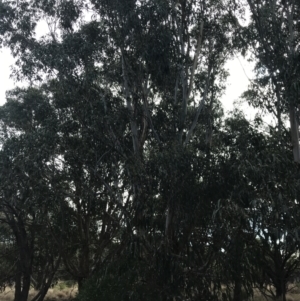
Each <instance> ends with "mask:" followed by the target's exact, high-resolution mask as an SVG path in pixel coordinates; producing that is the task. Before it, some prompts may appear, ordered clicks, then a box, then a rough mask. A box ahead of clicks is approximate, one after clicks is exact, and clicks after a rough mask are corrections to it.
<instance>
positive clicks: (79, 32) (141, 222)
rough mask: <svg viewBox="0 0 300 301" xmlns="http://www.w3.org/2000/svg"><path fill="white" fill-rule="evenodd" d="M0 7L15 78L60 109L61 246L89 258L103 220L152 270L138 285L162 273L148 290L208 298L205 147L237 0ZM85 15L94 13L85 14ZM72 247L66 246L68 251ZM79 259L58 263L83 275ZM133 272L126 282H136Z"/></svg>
mask: <svg viewBox="0 0 300 301" xmlns="http://www.w3.org/2000/svg"><path fill="white" fill-rule="evenodd" d="M0 5H1V21H0V34H1V38H2V42H3V44H4V45H7V46H9V47H10V48H11V50H12V52H13V54H14V56H15V57H16V58H17V64H16V69H15V76H16V77H17V78H20V79H26V80H29V81H30V83H31V84H33V83H35V84H36V83H38V82H39V81H40V82H43V81H44V82H45V83H46V82H47V81H48V80H50V81H49V82H48V84H47V85H48V88H47V89H48V90H47V89H46V90H45V93H48V94H47V95H48V97H49V98H51V99H53V100H52V101H53V103H55V105H56V110H57V111H58V113H59V114H60V115H59V116H60V117H59V122H60V123H59V129H58V132H59V134H58V136H59V137H60V142H59V143H58V144H57V145H59V146H60V152H59V153H60V154H61V156H62V162H63V163H62V164H63V166H64V170H63V172H62V175H63V177H64V178H65V181H66V183H67V184H66V188H65V189H63V190H64V193H66V194H67V197H66V196H65V199H64V206H65V207H66V211H67V214H66V218H68V219H69V221H70V225H71V224H72V219H73V222H74V221H75V222H74V223H75V224H76V226H74V228H76V227H77V230H79V232H78V231H77V232H76V230H75V231H74V232H73V229H74V228H70V230H69V231H70V233H72V234H73V236H72V239H73V241H71V242H70V246H71V247H74V245H77V246H78V245H80V247H79V253H81V254H84V253H85V254H87V253H88V252H89V249H88V248H87V247H86V246H88V245H89V243H87V239H88V235H89V233H90V232H89V231H87V229H88V225H93V227H95V223H96V222H97V221H98V222H99V221H100V224H98V227H102V228H103V229H104V233H105V232H106V229H107V227H110V229H111V230H109V231H108V232H107V234H111V233H112V236H114V244H112V245H113V246H114V247H115V246H116V245H119V247H120V248H119V250H118V252H116V253H115V254H113V255H114V256H113V255H112V258H113V259H116V258H119V259H120V258H121V259H120V260H122V258H126V255H127V254H128V252H129V253H130V252H131V254H132V255H133V256H134V258H135V260H137V261H136V262H138V263H139V264H137V265H136V267H135V268H136V270H137V271H138V273H137V275H140V274H141V273H142V271H143V269H144V267H143V265H145V266H146V267H147V268H148V271H150V272H149V273H148V274H147V273H145V275H147V278H146V279H144V281H146V282H149V283H150V282H151V281H152V280H153V278H154V275H156V274H158V275H161V277H158V278H157V279H158V280H159V281H155V286H154V287H155V290H154V292H155V293H156V295H159V293H160V292H164V296H163V298H164V299H165V300H168V299H171V298H173V297H176V296H189V297H191V298H200V297H203V298H206V299H207V300H208V299H216V298H217V293H216V292H212V291H211V290H210V289H208V284H209V283H210V281H211V278H210V276H209V275H210V268H211V266H212V262H213V258H214V254H215V253H218V251H219V249H220V243H219V241H218V239H217V238H220V236H217V235H216V232H217V230H218V228H217V227H216V224H214V220H213V219H212V218H211V217H212V215H213V211H214V208H215V206H216V202H217V200H216V196H214V195H212V194H211V192H209V189H211V188H212V186H213V185H210V182H211V181H213V178H214V175H215V174H214V173H213V168H214V167H215V165H217V164H219V160H218V158H217V157H218V149H217V148H215V149H214V150H213V151H212V150H211V145H213V141H214V140H216V139H217V136H216V135H215V134H214V131H215V127H217V126H219V125H220V123H217V122H216V119H218V118H217V116H218V114H220V112H217V111H218V108H219V103H218V101H217V100H218V98H219V97H220V94H221V93H222V84H223V79H224V77H225V75H226V72H225V71H224V70H223V65H224V63H225V61H226V59H227V58H228V57H229V56H230V55H231V54H232V50H233V48H234V45H233V43H232V30H233V25H232V24H231V22H232V21H233V20H234V19H233V18H232V12H233V11H235V10H236V9H237V8H238V7H237V5H235V4H234V3H233V1H229V0H228V1H202V0H197V1H196V0H194V1H186V0H182V1H158V0H153V1H150V0H149V1H134V0H126V1H116V0H113V1H106V0H93V1H77V2H75V1H43V2H41V1H19V2H17V3H16V2H13V1H4V2H1V4H0ZM88 13H91V14H92V18H91V20H90V21H84V18H85V17H86V16H87V14H88ZM43 19H44V20H47V22H48V24H49V34H48V35H45V36H44V37H42V38H40V39H37V38H36V37H35V34H34V32H35V27H36V25H37V23H38V22H39V21H40V20H43ZM114 106H115V108H116V109H115V110H111V111H110V109H109V108H110V107H114ZM111 112H112V113H114V114H115V115H116V116H115V119H113V116H112V115H111ZM204 133H205V134H204ZM101 168H102V169H101ZM60 187H61V186H60ZM213 187H214V188H215V186H213ZM68 198H69V199H68ZM68 202H69V205H67V203H68ZM93 204H94V205H93ZM71 205H72V206H73V207H72V206H71ZM93 206H94V207H93ZM101 206H102V207H103V208H102V210H103V211H101V210H100V207H101ZM92 210H95V211H93V212H95V216H94V217H95V219H94V220H93V222H91V218H92V217H91V212H92ZM102 214H103V215H102ZM94 217H93V218H94ZM105 220H106V221H105ZM108 220H109V222H107V221H108ZM84 223H85V225H84ZM96 228H97V227H95V228H93V229H94V230H93V235H95V233H96V232H95V231H96ZM115 230H119V232H118V231H116V232H115ZM111 231H112V232H111ZM75 233H78V235H79V238H78V237H76V236H75ZM90 241H91V242H93V241H95V240H93V239H92V240H90ZM104 241H105V242H108V243H110V242H112V241H113V240H112V237H111V238H109V239H104ZM66 247H67V246H66ZM97 248H98V247H97ZM100 249H101V248H100ZM77 250H78V249H76V247H75V248H72V250H71V252H72V251H73V252H74V253H73V255H74V254H76V252H77ZM100 253H101V252H100ZM69 254H70V253H69ZM122 256H123V257H122ZM65 257H66V256H65ZM72 257H73V256H70V258H72ZM74 257H76V256H75V255H74ZM80 257H81V259H82V260H81V263H82V266H85V267H83V269H81V270H80V272H79V270H78V269H76V268H71V265H73V266H74V261H73V263H72V264H71V263H70V262H69V263H68V262H67V261H66V260H65V261H66V266H68V268H69V270H70V272H71V273H73V274H74V275H75V274H77V276H78V277H79V278H80V277H82V278H87V277H88V276H89V273H90V268H88V267H87V266H88V264H87V263H86V260H88V258H89V256H81V255H80ZM100 258H101V256H99V264H100V266H101V263H102V262H101V260H100ZM105 263H106V262H105ZM139 269H140V270H139ZM129 271H130V269H129ZM79 274H81V275H79ZM136 277H137V278H136V279H135V280H134V281H133V283H134V284H135V285H136V283H140V282H141V281H142V280H141V277H139V276H136ZM125 278H126V277H125ZM151 283H152V282H151ZM187 283H188V285H187Z"/></svg>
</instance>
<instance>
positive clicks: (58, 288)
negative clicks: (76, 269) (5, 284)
mask: <svg viewBox="0 0 300 301" xmlns="http://www.w3.org/2000/svg"><path fill="white" fill-rule="evenodd" d="M76 293H77V287H76V286H71V287H70V285H69V284H68V283H65V282H62V281H60V282H58V283H57V284H56V285H55V286H54V287H53V288H50V289H49V291H48V293H47V296H46V297H45V299H44V300H45V301H71V300H73V299H74V297H75V295H76ZM35 295H36V291H35V290H33V289H31V290H30V292H29V298H28V301H30V300H31V299H32V298H33V297H34V296H35ZM0 300H1V301H13V300H14V289H11V288H6V289H5V291H4V292H2V293H0Z"/></svg>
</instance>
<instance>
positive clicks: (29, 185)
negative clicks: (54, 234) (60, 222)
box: [0, 88, 60, 301]
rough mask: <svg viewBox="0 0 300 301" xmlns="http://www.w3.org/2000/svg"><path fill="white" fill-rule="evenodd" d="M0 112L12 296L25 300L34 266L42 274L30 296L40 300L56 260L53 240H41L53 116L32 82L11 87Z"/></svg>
mask: <svg viewBox="0 0 300 301" xmlns="http://www.w3.org/2000/svg"><path fill="white" fill-rule="evenodd" d="M0 118H1V144H2V145H1V155H0V157H1V159H0V162H1V175H0V176H1V188H0V191H1V193H0V195H1V198H0V209H1V220H0V221H1V224H2V225H4V226H5V227H6V228H7V229H9V233H10V237H13V246H14V250H15V251H14V252H13V253H12V254H13V256H14V264H13V266H12V267H11V268H12V269H13V271H14V275H13V280H14V282H15V300H24V301H25V300H27V298H28V292H29V289H30V285H31V278H32V277H36V275H37V273H38V270H39V271H40V272H42V274H40V277H41V278H40V279H39V281H40V285H39V287H38V288H39V291H38V293H37V295H36V296H35V297H34V300H43V298H44V296H45V295H46V293H47V291H48V288H49V287H50V285H51V282H52V279H53V277H54V273H55V272H56V270H57V268H58V265H59V262H60V257H59V255H58V246H57V245H56V244H55V243H53V244H52V246H51V247H49V241H48V239H46V240H43V238H46V235H49V233H47V231H46V229H47V228H48V227H49V225H48V222H47V221H48V220H49V212H51V208H52V207H53V206H54V201H55V199H56V197H55V190H54V189H53V186H51V184H52V183H51V182H52V179H53V178H54V175H55V174H54V173H53V172H52V169H51V168H50V167H49V166H48V165H51V163H52V161H53V158H54V156H53V153H54V152H55V147H54V145H53V141H55V140H56V130H55V124H56V123H55V121H56V120H55V118H54V115H53V110H52V108H51V106H50V104H49V102H48V99H47V98H46V97H45V95H43V93H42V92H40V91H38V90H36V89H32V88H31V89H28V90H25V89H16V90H14V91H11V92H10V93H9V94H8V98H7V103H6V104H5V105H4V106H2V107H1V110H0ZM46 233H47V234H46ZM41 260H42V261H43V262H41ZM8 262H9V261H8ZM41 265H43V266H41ZM43 272H46V275H45V274H43Z"/></svg>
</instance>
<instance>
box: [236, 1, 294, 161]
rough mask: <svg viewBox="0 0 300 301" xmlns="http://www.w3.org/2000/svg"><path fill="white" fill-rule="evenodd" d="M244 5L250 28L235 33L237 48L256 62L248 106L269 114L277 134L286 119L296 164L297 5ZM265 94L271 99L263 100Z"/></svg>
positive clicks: (257, 3)
mask: <svg viewBox="0 0 300 301" xmlns="http://www.w3.org/2000/svg"><path fill="white" fill-rule="evenodd" d="M247 4H248V9H249V10H250V12H251V20H250V24H249V25H248V26H247V27H245V28H242V27H240V30H239V32H240V34H241V35H242V36H243V39H242V40H240V41H244V42H242V43H240V45H241V47H245V48H248V49H250V51H251V53H252V54H253V58H255V59H256V60H257V65H256V71H257V78H256V80H255V81H254V82H253V83H252V87H251V89H249V92H248V94H249V95H251V98H250V99H251V104H252V105H254V106H255V107H259V108H264V109H265V110H267V111H268V112H270V113H272V114H273V115H274V116H275V117H276V119H277V123H278V130H279V131H281V128H282V126H283V125H284V121H285V118H286V117H287V118H288V120H289V122H290V129H291V142H292V145H293V157H294V160H295V161H296V162H299V160H300V151H299V121H298V117H297V116H298V110H299V108H298V99H299V76H298V74H299V72H298V71H299V42H300V40H299V9H300V7H299V3H298V2H297V1H294V0H287V1H277V0H272V1H259V2H255V1H253V0H247ZM242 45H243V46H242ZM266 88H267V89H266ZM265 90H269V93H272V94H273V95H272V98H269V97H266V96H265Z"/></svg>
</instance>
